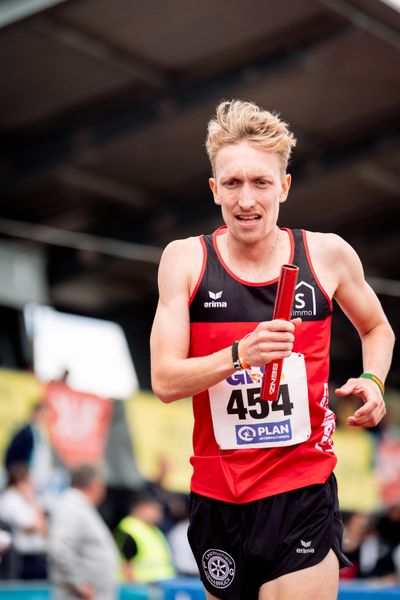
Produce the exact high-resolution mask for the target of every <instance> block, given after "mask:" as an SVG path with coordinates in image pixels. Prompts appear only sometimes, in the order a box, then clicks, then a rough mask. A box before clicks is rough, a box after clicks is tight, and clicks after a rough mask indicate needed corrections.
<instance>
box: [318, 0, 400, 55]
mask: <svg viewBox="0 0 400 600" xmlns="http://www.w3.org/2000/svg"><path fill="white" fill-rule="evenodd" d="M319 1H320V2H321V4H324V5H325V6H328V7H329V8H330V9H332V10H334V11H336V12H337V13H339V14H341V15H343V16H344V17H346V18H347V19H349V21H351V22H352V23H353V24H354V25H355V26H356V27H358V28H359V29H364V30H365V31H368V32H369V33H372V34H373V35H375V36H376V37H378V38H380V39H381V40H383V41H384V42H386V43H387V44H390V45H391V46H393V47H394V48H396V49H397V50H400V35H399V32H398V31H397V30H396V29H394V28H392V27H389V26H388V25H386V24H384V23H382V22H381V21H379V20H378V19H377V18H376V17H373V16H372V15H370V14H369V13H368V12H366V11H365V10H362V9H361V8H359V7H356V6H353V4H351V2H346V0H319Z"/></svg>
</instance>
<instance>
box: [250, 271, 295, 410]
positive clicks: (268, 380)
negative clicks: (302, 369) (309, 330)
mask: <svg viewBox="0 0 400 600" xmlns="http://www.w3.org/2000/svg"><path fill="white" fill-rule="evenodd" d="M298 274H299V267H296V265H282V267H281V274H280V277H279V282H278V290H277V292H276V298H275V306H274V314H273V319H284V320H285V321H289V320H290V317H291V315H292V308H293V300H294V291H295V288H296V282H297V276H298ZM282 365H283V358H279V359H277V360H273V361H272V362H270V363H268V364H267V365H265V370H264V375H263V380H262V384H261V392H260V398H261V400H269V401H272V402H276V400H277V399H278V395H279V385H280V381H281V374H282Z"/></svg>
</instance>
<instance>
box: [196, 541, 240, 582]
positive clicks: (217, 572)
mask: <svg viewBox="0 0 400 600" xmlns="http://www.w3.org/2000/svg"><path fill="white" fill-rule="evenodd" d="M202 564H203V571H204V574H205V576H206V577H207V579H208V581H209V582H210V583H211V584H212V585H213V586H214V587H216V588H219V589H221V588H226V587H228V585H230V584H231V583H232V581H233V578H234V577H235V571H236V565H235V561H234V560H233V558H232V556H230V555H229V554H228V553H227V552H224V551H223V550H217V549H216V548H210V550H207V551H206V552H204V554H203V558H202Z"/></svg>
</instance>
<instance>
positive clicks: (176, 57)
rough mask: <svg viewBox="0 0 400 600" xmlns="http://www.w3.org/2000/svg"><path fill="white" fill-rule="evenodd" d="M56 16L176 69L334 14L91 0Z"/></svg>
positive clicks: (301, 3) (307, 0)
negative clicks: (299, 23) (301, 22)
mask: <svg viewBox="0 0 400 600" xmlns="http://www.w3.org/2000/svg"><path fill="white" fill-rule="evenodd" d="M54 13H55V14H57V16H58V17H61V18H62V19H63V20H66V21H68V22H69V23H70V24H75V25H77V26H79V27H81V28H83V29H84V30H86V31H89V32H91V33H92V34H96V35H99V36H101V37H102V38H103V39H105V40H108V41H109V42H111V43H112V44H115V45H116V46H117V47H122V48H124V49H125V50H127V51H130V52H134V53H136V54H138V55H141V56H143V57H144V58H146V59H148V60H150V61H154V62H156V63H158V64H159V65H160V66H163V67H164V68H170V69H176V68H180V67H183V66H184V65H187V64H190V63H193V62H196V61H199V60H203V59H204V58H206V57H209V58H210V59H211V60H212V57H213V55H214V54H215V53H218V52H220V51H223V50H226V49H227V48H229V47H238V46H239V47H240V45H242V44H245V43H246V42H254V41H257V40H258V39H260V38H262V36H265V37H266V36H268V35H271V34H276V33H277V32H279V31H280V30H282V29H285V28H286V29H287V28H288V27H289V26H290V25H294V24H297V23H298V22H299V21H303V20H305V19H308V18H311V17H318V16H321V15H326V14H330V13H329V11H327V9H326V8H324V7H322V6H321V5H319V4H318V2H315V1H314V0H296V2H292V0H280V2H266V1H265V0H247V2H243V1H242V0H232V1H231V2H229V4H227V3H226V1H225V0H203V1H202V2H187V1H185V0H164V1H163V2H160V1H158V0H136V1H135V2H132V1H131V0H117V1H114V2H109V0H85V1H84V2H79V3H74V2H71V3H66V4H65V5H62V6H60V7H58V8H56V9H54Z"/></svg>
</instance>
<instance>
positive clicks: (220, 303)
mask: <svg viewBox="0 0 400 600" xmlns="http://www.w3.org/2000/svg"><path fill="white" fill-rule="evenodd" d="M222 294H223V292H222V291H221V292H210V291H209V292H208V295H209V296H210V298H211V302H204V308H226V307H227V306H228V303H227V302H225V301H224V300H220V298H221V297H222Z"/></svg>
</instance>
